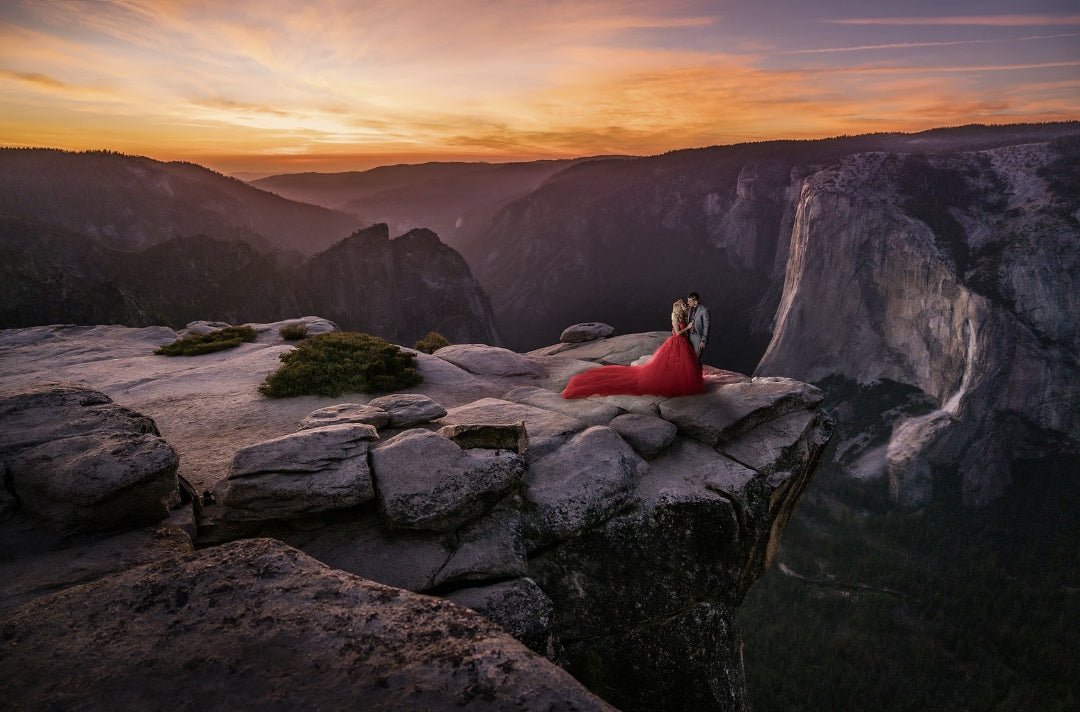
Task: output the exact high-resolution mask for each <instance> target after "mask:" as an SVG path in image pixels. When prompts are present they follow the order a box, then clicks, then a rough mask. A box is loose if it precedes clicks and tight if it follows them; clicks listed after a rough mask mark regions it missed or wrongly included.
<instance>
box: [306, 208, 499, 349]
mask: <svg viewBox="0 0 1080 712" xmlns="http://www.w3.org/2000/svg"><path fill="white" fill-rule="evenodd" d="M299 274H300V276H299V286H300V289H299V291H298V294H297V298H298V299H299V300H300V302H301V304H302V305H304V308H303V313H305V314H318V315H319V316H323V317H325V318H327V319H330V320H331V321H333V322H335V323H337V324H338V325H339V326H347V327H348V328H353V329H359V330H361V331H366V332H369V333H372V334H378V335H379V336H382V337H383V338H386V339H389V340H391V341H393V342H394V343H398V344H407V345H412V344H413V343H415V342H416V341H417V340H419V339H420V338H422V337H423V336H425V335H426V334H427V333H428V332H429V331H436V332H438V333H440V334H442V335H443V336H445V337H446V338H447V339H449V340H450V341H452V342H454V343H483V344H496V343H498V342H499V337H498V334H497V331H496V329H495V319H494V316H493V315H492V311H491V303H490V302H489V301H488V298H487V295H486V294H484V292H483V290H482V289H480V286H479V285H478V284H477V283H476V280H474V279H473V276H472V272H471V271H470V270H469V265H468V264H467V263H466V262H465V260H464V259H463V258H462V257H461V255H460V254H458V253H457V252H456V251H455V250H454V249H453V248H451V247H448V246H447V245H444V244H443V243H442V241H440V240H439V236H438V235H436V234H435V233H433V232H432V231H430V230H424V229H418V230H411V231H409V232H408V233H406V234H404V235H401V236H400V237H396V238H394V239H392V240H391V239H390V231H389V228H388V227H387V225H386V224H385V223H380V224H377V225H373V226H371V227H369V228H367V229H365V230H360V231H358V232H356V233H355V234H353V235H351V236H350V237H348V238H347V239H345V240H342V241H341V242H339V243H338V244H336V245H334V246H333V247H331V248H330V249H328V250H326V251H325V252H322V253H320V254H318V255H315V256H314V257H312V258H311V259H309V260H307V261H306V262H305V263H304V264H303V265H301V267H300V270H299Z"/></svg>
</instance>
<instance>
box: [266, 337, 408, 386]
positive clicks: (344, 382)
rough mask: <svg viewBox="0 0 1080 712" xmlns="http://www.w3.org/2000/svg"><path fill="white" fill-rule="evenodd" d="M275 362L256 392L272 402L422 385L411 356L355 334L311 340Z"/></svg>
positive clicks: (384, 343) (284, 354) (393, 347)
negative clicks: (298, 397)
mask: <svg viewBox="0 0 1080 712" xmlns="http://www.w3.org/2000/svg"><path fill="white" fill-rule="evenodd" d="M280 358H281V364H282V365H281V366H280V367H279V368H278V370H277V371H274V372H273V373H271V374H270V375H269V376H267V377H266V380H264V381H263V382H262V385H260V386H259V392H260V393H262V394H263V395H267V396H270V397H272V398H285V397H288V396H304V395H311V396H330V397H337V396H340V395H341V394H342V393H346V392H349V393H379V392H386V391H396V390H400V389H402V388H409V387H412V386H415V385H417V384H419V383H421V382H422V381H423V380H424V378H423V376H421V375H420V372H419V371H417V370H416V356H415V355H414V354H412V353H409V352H406V351H402V350H401V349H400V348H398V347H397V346H395V345H394V344H391V343H389V342H388V341H385V340H384V339H380V338H379V337H377V336H371V335H369V334H359V333H356V332H349V331H335V332H331V333H328V334H316V335H315V336H311V337H308V338H306V339H304V340H303V341H301V342H300V344H299V346H297V347H296V348H295V349H293V350H292V351H288V352H286V353H283V354H281V356H280Z"/></svg>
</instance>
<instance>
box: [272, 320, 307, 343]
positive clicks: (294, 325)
mask: <svg viewBox="0 0 1080 712" xmlns="http://www.w3.org/2000/svg"><path fill="white" fill-rule="evenodd" d="M278 334H280V335H281V338H283V339H285V340H286V341H299V340H300V339H302V338H304V337H305V336H307V335H308V328H307V324H303V323H301V322H299V321H294V322H291V323H288V324H286V325H285V326H283V327H281V328H280V329H278Z"/></svg>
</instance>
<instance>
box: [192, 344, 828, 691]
mask: <svg viewBox="0 0 1080 712" xmlns="http://www.w3.org/2000/svg"><path fill="white" fill-rule="evenodd" d="M628 343H629V344H631V346H627V344H628ZM647 343H650V342H649V341H648V340H642V339H641V338H640V336H638V335H631V336H627V337H616V338H612V339H600V340H599V341H598V342H586V343H583V344H581V345H580V347H578V348H571V349H570V350H568V351H562V352H560V353H558V354H557V355H550V354H549V355H545V356H538V357H535V359H536V360H533V358H534V357H522V356H518V355H515V356H516V357H517V359H519V360H528V361H529V363H530V364H531V366H532V367H531V368H528V369H520V368H514V369H511V371H512V372H517V373H518V374H519V375H517V376H516V377H517V378H521V379H526V378H533V377H534V376H530V375H525V373H524V372H532V373H535V372H536V371H537V370H539V371H541V372H550V373H557V374H562V373H565V369H562V368H558V367H556V366H557V362H558V361H559V360H563V361H566V362H570V361H574V362H585V361H586V359H583V358H578V357H579V356H584V355H586V354H591V355H592V359H595V360H596V361H607V360H609V359H610V358H614V357H622V358H631V359H635V358H636V356H640V355H642V354H640V353H638V354H637V355H636V356H635V355H634V354H633V353H629V352H632V351H633V350H634V348H635V347H634V346H633V344H637V345H639V346H640V345H641V344H647ZM485 348H487V349H489V350H490V353H487V354H485V353H483V351H484V349H485ZM578 350H580V351H582V352H583V353H576V351H578ZM468 352H469V355H470V356H469V363H471V364H478V363H479V364H498V363H501V362H505V361H506V356H505V354H503V350H502V349H497V348H493V347H482V346H480V345H470V346H469V349H468ZM440 353H442V351H440V352H436V355H438V354H440ZM460 355H461V354H460V352H458V351H455V350H453V349H451V350H450V351H448V352H447V356H448V357H449V358H451V359H455V360H459V361H460V358H459V357H460ZM474 368H476V367H475V365H474ZM477 370H484V369H480V368H477ZM489 370H492V371H495V372H496V373H504V372H505V371H504V370H503V369H502V368H501V367H499V366H497V365H496V366H494V367H490V368H489ZM709 379H710V386H709V389H708V391H707V392H706V393H705V394H702V395H700V396H694V397H688V398H674V399H665V398H654V397H643V398H638V397H635V396H612V397H606V398H591V399H585V400H583V401H582V400H574V401H567V400H564V399H562V398H560V397H559V394H558V389H559V388H561V385H562V384H563V383H564V381H563V380H555V381H551V380H547V379H543V380H541V381H540V383H541V384H542V385H531V386H528V385H523V386H518V387H516V388H511V389H510V390H509V391H508V392H506V393H505V394H504V395H503V397H501V398H497V397H487V398H480V399H477V400H474V401H471V402H468V403H464V404H462V405H459V406H455V407H451V408H447V409H445V410H443V411H442V412H443V415H442V417H440V418H437V419H435V420H432V421H431V422H427V423H423V422H420V423H413V422H409V421H400V422H399V423H398V424H396V425H395V423H394V421H393V420H390V421H388V423H387V424H386V425H385V426H383V427H381V428H380V430H379V439H378V440H377V441H373V442H372V443H371V453H370V468H371V480H372V482H374V487H375V495H376V496H375V501H374V502H372V503H370V504H369V505H359V506H355V507H353V508H351V509H343V510H340V511H338V512H336V513H335V512H330V511H328V510H327V511H324V512H323V513H322V514H320V515H319V516H317V517H313V516H301V513H299V512H297V513H295V514H292V515H282V516H280V517H278V521H276V522H264V523H263V524H262V525H260V527H259V528H257V529H251V528H250V527H249V528H246V529H243V530H238V529H236V528H235V527H234V526H230V524H229V522H230V521H232V522H233V523H235V522H236V521H244V520H245V516H246V515H245V514H244V513H243V512H239V513H234V511H233V509H232V507H231V504H230V498H229V495H226V496H225V498H224V500H223V503H224V507H221V508H218V509H219V511H218V512H217V514H213V513H212V515H211V521H208V522H207V524H208V526H207V527H206V528H205V529H204V533H203V541H204V542H206V543H210V542H216V541H221V540H223V539H229V538H232V537H235V536H238V535H239V534H240V533H241V532H242V533H243V535H246V536H251V535H272V536H275V537H278V538H280V539H282V540H284V541H286V542H287V543H289V544H291V545H293V546H296V547H298V548H299V549H301V550H303V551H305V552H307V553H309V554H310V555H312V556H314V557H316V558H317V559H319V560H320V561H323V562H324V563H327V564H329V565H331V566H334V567H336V568H340V569H342V570H345V571H350V572H352V573H355V574H357V575H360V576H363V577H365V578H370V579H372V580H375V581H379V582H381V583H384V584H388V585H393V586H397V587H401V588H407V589H410V590H414V591H419V592H431V593H438V594H439V595H442V596H446V597H449V598H451V599H452V600H457V601H460V602H464V603H467V604H469V605H472V606H475V607H476V609H477V610H479V611H482V612H483V613H484V615H486V616H488V617H490V618H491V619H492V620H495V621H496V622H498V623H500V624H502V625H504V626H505V627H506V628H507V629H508V630H511V631H514V632H515V635H518V636H520V639H521V640H523V641H526V642H528V643H529V644H530V645H531V646H533V648H534V649H535V650H537V651H538V652H541V653H543V654H545V655H548V656H549V657H551V658H552V659H553V660H556V661H557V662H559V663H560V664H562V665H564V666H565V667H566V668H567V669H568V670H569V671H570V672H571V673H573V674H574V675H575V676H579V677H580V679H582V680H584V681H585V682H586V684H587V686H589V687H590V688H591V689H594V690H597V691H601V693H602V694H603V695H604V696H605V697H606V698H607V699H608V700H609V701H611V702H613V703H614V704H616V705H617V706H619V707H620V708H623V709H630V710H633V709H687V708H694V709H703V710H705V709H741V708H742V707H744V706H745V704H746V700H745V690H744V685H743V681H742V668H741V662H740V658H739V656H738V652H737V651H738V648H739V638H738V632H737V630H736V628H735V624H734V618H733V611H734V609H735V607H736V606H737V605H738V602H739V601H740V600H741V598H742V596H743V594H744V593H745V592H746V590H747V588H748V587H749V586H750V585H751V583H752V582H753V581H754V580H755V579H756V578H757V577H758V576H760V575H761V573H762V572H763V571H764V570H765V568H766V567H767V566H768V563H769V561H770V559H771V557H772V556H773V554H774V553H775V550H776V547H777V545H778V542H779V540H780V536H781V533H782V531H783V528H784V525H785V524H786V522H787V520H788V518H789V517H790V516H791V514H792V511H793V509H794V507H795V504H796V502H797V501H798V498H799V496H800V495H801V493H802V492H803V491H804V490H805V488H806V487H807V485H808V484H809V482H810V480H811V478H812V476H813V473H814V469H815V467H816V465H817V462H818V459H819V458H820V454H821V452H822V449H823V446H824V444H825V441H826V439H827V438H828V433H829V424H828V422H827V421H826V420H825V419H824V418H823V416H822V414H821V411H820V407H819V406H820V403H821V398H822V395H821V392H820V391H818V390H817V389H815V388H813V387H811V386H807V385H805V384H801V383H797V382H794V381H790V380H787V379H777V378H766V379H758V380H751V379H749V378H747V377H745V376H738V375H736V374H723V373H716V372H713V371H710V375H709ZM393 398H397V399H401V400H403V401H404V400H408V401H410V402H411V401H419V400H420V397H419V396H416V395H413V396H410V395H409V394H405V395H400V396H393V397H386V398H382V397H380V398H376V399H372V400H371V401H370V405H377V406H378V407H379V408H380V409H382V408H387V407H388V405H389V403H390V400H392V399H393ZM634 401H641V403H638V404H637V406H640V409H641V410H645V411H648V412H644V413H643V412H631V411H630V410H629V408H624V407H622V406H623V405H626V406H631V407H633V406H634V403H633V402H634ZM436 405H437V404H436ZM351 407H354V408H355V407H356V405H355V404H353V405H352V406H351ZM388 409H389V410H393V408H392V407H389V408H388ZM433 410H434V408H433ZM347 427H355V428H360V427H370V426H361V425H354V426H346V425H337V426H330V428H347ZM317 432H319V429H315V430H301V431H300V433H301V434H307V433H317ZM279 440H280V439H279ZM271 444H273V441H271ZM240 454H241V453H238V455H237V458H238V459H239V458H240ZM293 457H295V458H296V459H297V460H298V462H300V463H302V462H303V461H304V458H303V457H301V456H300V454H299V452H298V453H297V454H296V455H294V456H293ZM646 458H648V459H646ZM272 461H273V462H274V463H275V465H276V468H277V469H278V470H280V471H283V472H293V471H294V470H295V472H293V475H292V476H294V477H297V478H298V480H299V481H300V482H303V483H305V484H306V483H311V484H312V485H314V484H316V483H315V481H314V480H313V479H312V478H311V477H310V476H309V475H307V474H305V473H304V472H303V469H304V468H301V467H299V466H297V467H296V468H294V467H293V466H292V465H291V464H290V457H289V456H286V455H285V454H284V453H281V454H279V455H278V456H276V457H274V458H272ZM252 485H253V486H256V487H257V486H258V481H255V480H253V481H252ZM277 489H282V488H280V487H279V488H277ZM270 494H273V493H272V492H269V493H268V495H270ZM252 496H257V494H256V493H253V495H252ZM236 514H239V515H240V516H236ZM214 517H219V518H220V521H214ZM246 523H247V524H248V525H250V523H251V522H250V521H247V522H246ZM706 552H707V553H706ZM673 568H674V570H673ZM643 631H648V633H647V634H645V633H643ZM629 670H633V671H635V672H634V673H633V674H628V673H627V671H629ZM668 680H670V681H671V682H670V683H669V682H668ZM646 681H647V682H646Z"/></svg>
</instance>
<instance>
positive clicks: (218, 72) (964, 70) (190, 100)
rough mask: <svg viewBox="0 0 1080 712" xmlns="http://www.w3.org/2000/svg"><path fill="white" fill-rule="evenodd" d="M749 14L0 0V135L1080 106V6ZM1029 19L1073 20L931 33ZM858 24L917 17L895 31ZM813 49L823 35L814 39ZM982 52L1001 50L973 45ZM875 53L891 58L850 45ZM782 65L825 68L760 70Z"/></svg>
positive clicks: (276, 143)
mask: <svg viewBox="0 0 1080 712" xmlns="http://www.w3.org/2000/svg"><path fill="white" fill-rule="evenodd" d="M1032 1H1033V2H1036V3H1040V2H1041V3H1042V4H1043V5H1044V6H1046V5H1047V4H1048V3H1049V2H1050V1H1051V0H1032ZM1052 1H1053V2H1056V1H1057V0H1052ZM759 3H760V4H761V6H762V7H761V9H760V11H759V10H757V9H755V7H750V6H747V7H745V8H739V7H736V6H735V5H729V4H724V5H723V7H722V10H723V11H725V12H728V14H727V15H722V14H720V12H719V11H717V10H716V7H717V5H719V4H718V3H714V2H711V0H670V1H669V2H665V3H662V4H658V3H656V2H654V1H653V0H590V2H569V1H568V0H561V1H557V2H543V3H537V2H533V1H531V0H446V1H445V2H440V3H431V2H430V0H366V1H365V2H363V3H356V2H354V1H353V0H321V1H320V2H315V3H295V2H291V1H289V0H235V1H234V2H230V3H208V2H204V1H195V0H94V1H93V2H66V1H62V0H3V2H0V132H2V135H3V137H4V139H5V141H8V142H22V143H32V142H33V141H39V142H52V143H50V144H49V145H60V146H62V147H65V148H95V147H108V148H116V149H117V150H124V151H128V152H139V153H150V154H151V155H157V156H160V157H187V158H195V157H198V156H200V155H229V156H238V155H241V154H250V155H253V156H288V157H290V158H289V159H290V160H291V161H295V162H297V163H299V162H301V161H304V160H307V159H306V158H305V156H308V157H318V156H324V157H331V156H341V157H350V156H351V157H354V158H355V157H356V156H361V155H365V154H368V155H372V154H374V155H381V156H394V157H399V158H400V157H402V156H425V155H426V156H429V157H430V156H450V155H454V156H465V155H468V156H475V157H492V158H499V157H526V156H527V157H538V156H544V155H563V156H566V155H586V154H597V153H637V154H642V153H657V152H662V151H666V150H670V149H672V148H679V147H684V146H700V145H708V144H712V143H731V142H735V141H743V140H757V139H766V138H778V137H787V138H809V137H820V136H827V135H836V134H838V133H858V132H862V131H867V130H917V129H923V128H930V127H932V126H933V125H941V123H949V124H956V123H969V122H971V121H974V120H982V121H987V122H992V121H1002V120H1005V119H1014V120H1055V119H1059V118H1063V117H1070V116H1071V117H1072V118H1077V117H1080V89H1078V88H1077V86H1076V85H1075V84H1073V83H1070V81H1069V77H1070V76H1072V75H1074V74H1075V71H1074V68H1075V67H1076V66H1078V64H1080V58H1078V57H1077V56H1076V54H1075V52H1073V53H1072V54H1068V52H1069V51H1070V47H1071V46H1073V45H1070V42H1071V41H1073V40H1075V38H1077V37H1080V32H1075V33H1069V32H1068V28H1069V27H1070V26H1074V25H1080V16H1074V15H1070V14H1056V15H1054V14H1044V13H1039V12H1035V11H1033V12H1031V13H1029V14H1026V15H990V14H988V15H985V16H972V17H962V18H961V17H943V18H931V17H911V18H897V17H893V18H854V19H841V20H831V21H828V24H824V23H825V21H822V22H820V23H816V22H809V21H805V22H804V21H802V16H800V18H799V23H798V30H797V32H798V33H799V34H798V35H797V36H793V35H784V34H782V33H781V32H780V30H779V29H777V26H779V25H782V24H784V23H782V22H780V21H779V18H777V17H776V16H775V13H774V10H775V7H776V6H777V5H775V4H774V3H773V2H772V0H759ZM805 12H806V13H810V14H811V15H812V16H813V17H823V15H822V11H821V10H820V9H812V10H806V11H805ZM755 15H757V16H756V17H755ZM748 17H750V18H751V19H752V20H753V22H749V21H748V20H747V18H748ZM748 22H749V24H748ZM1039 24H1050V25H1053V26H1057V27H1060V28H1062V29H1060V30H1047V31H1045V33H1043V34H1037V32H1038V31H1032V30H1021V31H1017V32H1013V33H1010V34H1021V33H1027V34H1025V35H1024V36H1021V37H1012V38H1008V37H1004V36H999V35H1004V34H1006V33H1005V32H1004V31H1002V32H995V33H994V36H990V33H989V32H979V31H974V32H969V33H967V34H961V33H960V30H957V31H956V32H951V31H950V30H948V29H943V30H940V31H934V30H921V29H920V26H927V27H929V26H933V25H941V26H946V27H949V26H960V25H971V26H1000V27H1005V26H1008V27H1028V26H1035V25H1039ZM871 25H896V26H901V25H903V26H910V28H911V29H910V32H908V31H905V32H904V36H903V37H901V38H900V39H903V40H906V41H899V42H897V41H892V40H895V39H897V37H896V35H897V33H895V32H886V31H883V32H880V33H875V32H872V31H871V29H868V28H869V26H871ZM792 26H793V24H792V23H788V27H789V29H790V27H792ZM814 27H817V28H818V29H819V30H821V29H824V30H827V32H821V33H820V34H814V31H813V28H814ZM792 31H794V30H792ZM1051 32H1057V33H1058V34H1050V33H1051ZM882 34H885V35H887V36H885V37H882ZM823 38H828V40H827V43H828V44H829V45H830V46H827V47H823V48H819V49H814V48H812V47H813V46H814V44H815V40H817V42H816V44H818V45H819V46H820V45H821V44H823V43H825V42H826V40H825V39H823ZM879 39H880V40H884V41H881V42H879V41H877V40H879ZM1040 41H1041V42H1040ZM990 43H999V45H1000V46H999V45H998V44H995V45H994V46H993V47H992V49H993V54H990V53H986V54H985V55H984V56H980V53H979V52H978V51H977V50H975V49H972V50H971V51H970V52H966V51H965V48H966V47H968V46H970V47H972V48H975V47H979V46H982V45H989V44H990ZM776 48H780V50H777V49H776ZM921 48H944V49H943V51H942V52H941V53H936V52H935V53H931V52H927V53H925V56H922V57H920V61H925V62H926V63H927V65H928V66H906V65H907V64H908V63H913V62H914V60H912V59H911V58H909V57H905V61H902V60H898V59H897V56H901V57H903V56H904V55H903V52H904V51H905V50H912V49H921ZM949 48H953V49H949ZM1030 49H1034V50H1036V51H1033V52H1025V51H1024V50H1030ZM875 51H879V52H882V53H883V54H884V53H886V52H889V51H891V52H892V53H893V54H892V55H891V56H889V58H888V60H887V62H886V61H884V60H882V59H881V58H880V57H877V56H875V55H867V56H861V55H859V54H857V53H859V52H868V53H869V52H875ZM1055 52H1056V54H1055ZM939 55H942V56H939ZM793 56H798V57H800V59H798V60H794V61H798V62H802V61H806V62H807V63H809V62H810V61H813V62H814V63H815V66H813V67H805V68H804V67H787V68H778V67H776V66H772V67H770V66H768V65H770V64H774V65H775V64H776V62H770V60H771V59H772V58H773V57H778V58H779V57H785V58H788V59H786V60H781V61H789V62H790V61H793V60H791V59H790V57H793ZM806 56H813V57H814V59H813V60H809V59H805V60H804V59H802V57H806ZM987 57H989V58H987ZM1070 73H1071V74H1070ZM200 152H201V153H200ZM268 160H269V159H268ZM312 160H314V159H312ZM328 160H329V159H328ZM342 160H344V158H343V159H342Z"/></svg>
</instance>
